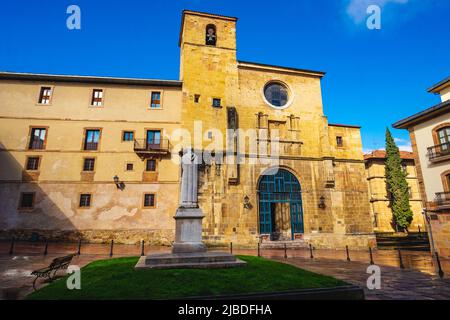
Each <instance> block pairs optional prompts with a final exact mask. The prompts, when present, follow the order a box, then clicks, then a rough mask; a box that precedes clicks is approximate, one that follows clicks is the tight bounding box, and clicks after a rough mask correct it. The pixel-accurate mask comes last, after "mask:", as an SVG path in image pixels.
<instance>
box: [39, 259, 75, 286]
mask: <svg viewBox="0 0 450 320" xmlns="http://www.w3.org/2000/svg"><path fill="white" fill-rule="evenodd" d="M75 256H76V254H69V255H67V256H64V257H59V258H55V259H53V261H52V263H50V265H49V266H48V267H45V268H42V269H38V270H35V271H33V272H32V273H31V275H32V276H36V279H34V281H33V289H34V290H35V291H36V281H37V279H39V278H48V280H49V281H53V280H54V278H55V276H56V273H57V272H58V271H59V270H65V269H67V268H68V267H69V265H70V263H71V262H72V259H73V257H75Z"/></svg>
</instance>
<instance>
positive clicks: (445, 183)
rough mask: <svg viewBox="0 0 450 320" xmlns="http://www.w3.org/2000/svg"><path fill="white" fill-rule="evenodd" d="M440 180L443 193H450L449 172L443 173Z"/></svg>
mask: <svg viewBox="0 0 450 320" xmlns="http://www.w3.org/2000/svg"><path fill="white" fill-rule="evenodd" d="M441 178H442V186H443V188H444V192H450V170H447V171H445V172H443V173H442V174H441Z"/></svg>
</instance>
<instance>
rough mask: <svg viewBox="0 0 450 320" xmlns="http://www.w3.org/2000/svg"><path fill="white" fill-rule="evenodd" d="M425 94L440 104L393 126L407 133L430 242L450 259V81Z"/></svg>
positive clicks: (434, 87)
mask: <svg viewBox="0 0 450 320" xmlns="http://www.w3.org/2000/svg"><path fill="white" fill-rule="evenodd" d="M428 92H430V93H434V94H438V95H440V97H441V103H439V104H437V105H435V106H433V107H431V108H428V109H426V110H424V111H422V112H419V113H417V114H415V115H412V116H410V117H408V118H406V119H403V120H400V121H398V122H397V123H395V124H394V125H393V126H394V128H397V129H407V130H408V131H409V134H410V137H411V143H412V147H413V152H414V158H415V162H416V167H417V175H418V178H419V189H420V193H421V196H422V201H423V207H424V208H426V212H427V219H428V222H429V223H430V225H431V234H432V240H434V241H433V242H434V245H435V248H436V250H437V251H438V253H440V255H441V256H444V257H450V78H447V79H445V80H443V81H441V82H439V83H438V84H436V85H434V86H433V87H431V88H430V89H429V90H428Z"/></svg>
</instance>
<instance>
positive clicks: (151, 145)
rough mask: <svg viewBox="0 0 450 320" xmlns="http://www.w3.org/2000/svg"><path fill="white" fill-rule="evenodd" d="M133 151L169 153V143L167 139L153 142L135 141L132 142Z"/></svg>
mask: <svg viewBox="0 0 450 320" xmlns="http://www.w3.org/2000/svg"><path fill="white" fill-rule="evenodd" d="M134 151H136V152H156V153H169V152H170V141H169V139H155V140H146V139H136V140H134Z"/></svg>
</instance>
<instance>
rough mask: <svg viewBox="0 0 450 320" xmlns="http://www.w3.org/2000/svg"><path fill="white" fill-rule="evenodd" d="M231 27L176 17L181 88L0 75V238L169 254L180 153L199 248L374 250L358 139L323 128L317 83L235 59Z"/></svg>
mask: <svg viewBox="0 0 450 320" xmlns="http://www.w3.org/2000/svg"><path fill="white" fill-rule="evenodd" d="M236 23H237V19H236V18H233V17H225V16H220V15H214V14H207V13H200V12H193V11H184V12H183V15H182V25H181V32H180V40H179V46H180V53H181V58H180V81H166V80H140V79H116V78H98V77H67V76H45V75H29V74H7V73H6V74H2V75H1V77H0V78H1V81H0V99H1V101H2V103H3V104H4V106H2V108H1V109H0V121H1V122H2V126H1V128H2V129H1V130H0V142H1V143H2V144H3V145H2V150H1V152H0V159H1V160H0V161H1V162H2V167H4V168H8V169H7V170H4V171H3V170H2V172H1V173H0V179H1V183H0V197H1V198H2V199H3V203H4V205H3V206H2V208H0V217H1V220H0V228H1V229H2V230H4V233H5V232H6V233H7V234H9V235H10V234H11V233H16V234H18V233H19V234H29V233H30V232H34V233H35V234H39V235H40V234H43V233H45V234H46V235H52V236H55V235H64V237H67V235H68V234H70V235H73V237H75V236H80V235H81V236H83V237H85V238H87V239H89V240H99V241H101V240H105V239H109V238H115V239H116V240H117V241H120V242H131V243H133V242H136V241H137V240H140V239H145V240H147V241H150V242H151V243H164V244H170V242H171V241H172V240H173V228H174V222H173V215H174V214H175V211H176V207H177V204H178V190H179V186H178V184H179V175H180V173H179V164H178V163H177V161H176V160H177V158H179V156H178V153H179V151H180V150H181V149H182V148H187V147H189V148H192V149H194V150H195V152H196V153H198V154H199V155H200V157H199V158H200V159H202V162H201V165H200V174H199V186H198V187H199V205H200V207H201V209H202V210H203V212H204V214H205V219H204V221H203V228H204V235H203V236H204V239H205V241H206V242H207V243H209V244H220V243H222V244H224V243H228V242H230V241H233V242H234V243H237V244H241V245H255V244H256V243H257V242H258V241H276V240H285V241H297V242H298V243H312V244H314V245H315V246H316V247H327V248H342V247H344V246H345V245H349V246H350V247H354V248H357V247H358V248H365V247H367V246H368V245H369V244H372V245H373V244H374V241H375V240H374V239H375V237H374V234H373V226H372V219H371V214H370V205H369V201H368V197H369V196H368V187H367V181H366V174H365V166H364V157H363V153H362V143H361V136H360V128H359V127H357V126H349V125H341V124H330V123H329V122H328V119H327V117H326V116H325V115H324V113H323V104H322V92H321V79H322V77H323V76H324V75H325V74H324V73H323V72H318V71H312V70H302V69H296V68H287V67H280V66H273V65H265V64H259V63H251V62H244V61H239V60H238V59H237V47H236ZM98 90H102V91H98ZM97 100H98V101H100V105H96V104H97ZM177 129H181V130H177ZM92 130H94V131H92ZM95 130H97V131H95ZM125 132H127V140H134V139H136V141H134V142H133V141H130V142H122V141H121V140H124V139H123V138H124V137H125ZM130 132H134V133H133V138H130V136H129V134H130ZM158 132H159V133H158ZM35 141H36V142H35ZM164 142H167V144H164ZM35 143H36V145H37V146H38V147H39V148H34V146H35ZM91 143H93V145H94V146H95V145H96V146H97V149H96V150H85V149H86V145H89V146H90V144H91ZM85 158H95V164H94V167H95V169H94V172H95V174H94V173H92V172H84V171H85V170H83V168H84V166H85V165H86V159H85ZM35 159H38V160H37V161H38V164H37V165H36V164H35V162H34V161H35ZM149 161H150V164H148V163H149ZM130 163H133V167H132V168H131V169H132V170H128V169H130V167H128V165H129V164H130ZM30 168H31V169H32V170H30ZM88 168H90V167H89V164H88ZM149 168H150V169H152V170H150V172H148V171H149V170H148V169H149ZM155 168H156V169H155ZM91 171H92V170H91ZM87 195H90V197H89V196H87ZM88 200H89V201H88ZM87 201H88V202H89V206H86V205H85V203H86V202H87ZM18 204H19V205H18ZM69 231H71V232H69Z"/></svg>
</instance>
